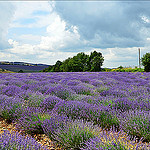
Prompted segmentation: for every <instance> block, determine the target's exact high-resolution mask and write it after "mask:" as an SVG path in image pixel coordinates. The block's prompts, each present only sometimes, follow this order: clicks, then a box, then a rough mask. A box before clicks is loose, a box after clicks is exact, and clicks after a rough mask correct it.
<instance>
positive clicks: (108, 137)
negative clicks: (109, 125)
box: [81, 131, 148, 150]
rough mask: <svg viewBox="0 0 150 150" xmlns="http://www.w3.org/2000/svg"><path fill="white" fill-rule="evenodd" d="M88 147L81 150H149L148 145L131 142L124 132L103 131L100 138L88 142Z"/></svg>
mask: <svg viewBox="0 0 150 150" xmlns="http://www.w3.org/2000/svg"><path fill="white" fill-rule="evenodd" d="M85 145H86V146H84V148H81V150H128V149H143V150H148V149H147V148H148V147H147V145H146V144H142V143H141V142H139V143H137V142H135V140H134V141H130V140H129V137H128V136H127V135H126V134H125V133H123V132H122V131H120V132H118V133H116V132H115V131H103V132H100V133H99V135H98V136H96V137H94V138H91V139H90V140H88V141H86V143H85Z"/></svg>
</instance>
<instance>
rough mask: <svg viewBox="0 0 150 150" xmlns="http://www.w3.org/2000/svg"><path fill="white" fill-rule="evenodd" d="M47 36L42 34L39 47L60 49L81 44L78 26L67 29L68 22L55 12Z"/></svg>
mask: <svg viewBox="0 0 150 150" xmlns="http://www.w3.org/2000/svg"><path fill="white" fill-rule="evenodd" d="M46 31H47V36H42V38H41V43H40V44H39V45H38V48H40V49H44V50H50V51H60V50H61V49H65V48H66V49H67V48H69V47H70V46H73V45H74V46H76V45H78V44H80V42H81V41H80V35H79V33H78V29H77V27H76V26H71V27H70V29H67V24H66V22H65V21H64V20H62V19H61V18H60V16H59V15H57V14H55V19H54V21H53V22H52V23H51V24H50V25H49V26H48V27H47V30H46Z"/></svg>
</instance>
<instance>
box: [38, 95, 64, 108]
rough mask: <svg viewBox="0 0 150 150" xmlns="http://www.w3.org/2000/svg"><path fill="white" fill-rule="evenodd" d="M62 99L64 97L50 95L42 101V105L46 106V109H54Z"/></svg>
mask: <svg viewBox="0 0 150 150" xmlns="http://www.w3.org/2000/svg"><path fill="white" fill-rule="evenodd" d="M60 101H62V99H60V98H59V97H57V96H52V95H49V96H48V97H46V98H45V99H44V100H43V101H42V103H41V105H40V107H42V108H44V109H45V110H52V109H53V108H54V106H55V105H56V104H57V103H58V102H60Z"/></svg>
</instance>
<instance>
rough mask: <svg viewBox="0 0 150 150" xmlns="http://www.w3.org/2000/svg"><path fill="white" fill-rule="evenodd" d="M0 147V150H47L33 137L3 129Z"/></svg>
mask: <svg viewBox="0 0 150 150" xmlns="http://www.w3.org/2000/svg"><path fill="white" fill-rule="evenodd" d="M0 149H1V150H47V148H46V147H43V146H42V145H41V144H39V143H38V142H37V141H36V140H35V139H33V138H31V137H29V136H22V135H20V134H19V133H17V132H16V133H15V132H11V133H10V132H9V131H8V130H5V131H4V133H2V134H1V135H0Z"/></svg>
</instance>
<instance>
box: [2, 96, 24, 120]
mask: <svg viewBox="0 0 150 150" xmlns="http://www.w3.org/2000/svg"><path fill="white" fill-rule="evenodd" d="M22 105H23V102H22V101H21V100H20V99H19V98H10V97H7V98H5V99H3V101H2V102H1V105H0V115H1V116H2V117H3V118H4V119H6V121H8V122H11V121H13V120H15V119H17V118H19V117H20V116H21V113H22V111H23V109H22Z"/></svg>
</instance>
